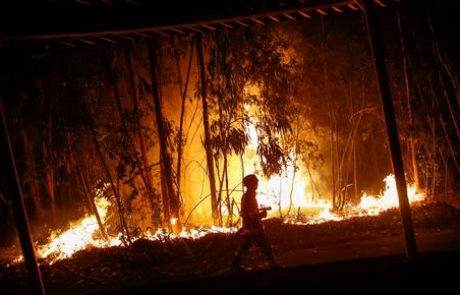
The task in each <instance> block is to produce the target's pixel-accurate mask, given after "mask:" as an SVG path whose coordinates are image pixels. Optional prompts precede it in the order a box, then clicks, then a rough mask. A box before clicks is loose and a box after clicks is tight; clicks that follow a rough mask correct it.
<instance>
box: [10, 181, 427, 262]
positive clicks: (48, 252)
mask: <svg viewBox="0 0 460 295" xmlns="http://www.w3.org/2000/svg"><path fill="white" fill-rule="evenodd" d="M384 181H385V190H384V191H383V193H382V194H380V195H378V196H371V195H368V194H366V193H364V194H363V195H362V197H361V202H360V203H359V204H358V205H357V206H353V207H349V208H347V210H346V212H341V213H340V214H338V213H335V212H333V211H332V210H331V209H332V204H331V203H330V202H328V201H325V200H318V201H307V200H303V201H300V200H302V198H296V199H295V200H298V201H297V202H295V203H294V206H293V207H295V209H293V210H292V211H293V212H294V213H296V214H293V215H288V216H285V218H284V222H285V223H290V224H298V225H302V224H320V223H323V222H328V221H340V220H343V219H345V218H352V217H357V216H370V215H378V214H380V213H382V212H383V211H385V210H388V209H390V208H394V207H397V206H398V197H397V191H396V184H395V179H394V176H393V175H388V176H387V177H386V178H385V180H384ZM274 184H278V185H279V184H280V181H279V179H278V178H275V179H273V180H269V181H267V182H263V181H262V182H261V188H260V190H261V191H266V190H273V189H276V186H275V187H273V186H274ZM285 185H287V184H285ZM298 191H300V189H299V188H298V189H297V190H296V192H297V193H298ZM408 193H409V200H410V202H411V204H414V203H418V202H421V201H423V200H424V199H425V195H424V194H423V193H419V192H416V191H415V188H414V186H413V185H409V187H408ZM97 195H98V196H97V197H96V198H95V202H96V206H97V209H98V212H99V215H100V218H101V220H102V223H103V224H105V222H106V221H107V216H108V214H109V212H108V210H109V208H110V202H109V201H108V199H107V198H106V197H104V196H102V194H101V192H99V193H98V194H97ZM284 197H285V198H286V197H289V196H288V195H286V194H285V195H284ZM258 199H259V202H260V204H261V206H273V208H275V207H276V206H277V204H276V203H275V202H273V199H272V198H270V197H267V194H259V197H258ZM304 199H305V198H304ZM281 203H282V204H285V205H284V206H283V207H281V209H282V210H287V209H288V207H289V206H288V205H286V204H289V200H282V201H281ZM277 213H278V212H277V211H276V210H273V211H272V212H271V214H269V216H270V217H276V216H277ZM294 215H296V216H294ZM299 215H302V216H303V217H300V216H299ZM236 231H237V228H234V227H216V226H211V227H209V228H206V227H197V228H191V229H185V228H183V229H182V231H181V232H180V233H178V234H174V233H170V232H168V230H165V229H162V228H160V229H158V230H157V231H156V232H154V233H152V232H149V231H148V232H145V233H143V234H141V235H139V236H138V237H137V238H136V239H139V238H144V239H148V240H152V241H164V240H171V239H178V238H185V239H199V238H201V237H203V236H205V235H207V234H209V233H234V232H236ZM121 236H122V235H121V233H120V234H118V235H116V236H111V237H108V238H106V239H104V238H103V236H102V235H101V233H100V232H99V227H98V223H97V220H96V217H95V216H93V215H86V216H85V217H83V218H82V219H80V220H78V221H76V222H73V223H71V224H70V225H69V226H68V229H66V230H58V231H54V232H52V233H51V235H50V237H49V242H48V243H47V244H44V245H38V256H39V257H40V258H42V259H45V260H46V261H48V263H50V264H53V263H55V262H56V261H59V260H62V259H66V258H69V257H72V255H73V254H74V253H75V252H77V251H80V250H83V249H86V248H90V247H97V248H103V247H112V246H123V241H122V239H121ZM21 260H22V256H21V257H19V258H16V259H15V260H14V261H15V262H19V261H21Z"/></svg>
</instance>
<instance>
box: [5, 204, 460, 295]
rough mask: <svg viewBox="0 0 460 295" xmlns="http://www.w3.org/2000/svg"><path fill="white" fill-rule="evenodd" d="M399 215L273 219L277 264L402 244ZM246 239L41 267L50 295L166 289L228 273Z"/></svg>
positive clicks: (219, 237) (136, 245)
mask: <svg viewBox="0 0 460 295" xmlns="http://www.w3.org/2000/svg"><path fill="white" fill-rule="evenodd" d="M412 213H413V214H412V215H413V220H414V226H415V230H416V233H417V234H430V233H432V234H434V235H435V236H436V237H437V238H438V239H442V238H441V236H438V235H436V234H437V233H438V232H441V231H446V230H447V229H449V230H455V229H457V232H458V229H459V228H460V224H459V221H458V220H459V219H458V217H459V216H460V212H459V211H458V210H456V209H453V208H451V207H449V206H446V205H443V204H441V203H434V202H429V203H423V204H421V203H419V204H418V205H414V206H413V210H412ZM399 214H400V213H399V210H398V209H397V208H392V209H388V210H386V211H384V212H382V213H381V214H379V215H376V216H357V217H353V218H349V219H346V220H341V221H328V222H323V223H320V224H289V223H285V222H284V220H283V219H280V218H269V219H267V220H266V221H265V227H266V232H267V235H268V237H269V239H270V241H271V243H272V246H273V250H274V253H275V256H276V257H277V259H278V260H279V261H280V262H281V263H286V264H289V263H293V262H292V261H289V259H290V258H289V257H290V255H292V254H291V253H297V252H296V251H298V252H299V255H301V256H302V255H305V251H312V253H315V252H316V251H317V254H316V256H318V258H317V259H325V260H327V259H332V260H333V259H335V258H336V257H330V256H327V257H320V256H321V255H323V254H321V253H322V252H321V249H330V248H333V249H337V253H339V252H340V250H339V249H342V248H343V247H344V246H345V245H353V247H355V248H356V251H358V252H359V251H363V252H365V251H367V250H369V244H367V243H368V242H369V241H376V240H379V239H386V238H391V237H396V240H398V241H399V240H402V225H401V221H400V216H399ZM238 239H239V237H238V235H237V234H235V233H208V234H207V235H203V236H202V237H200V238H196V239H191V238H184V237H176V238H173V237H171V236H164V239H163V240H160V239H158V240H150V239H146V238H140V239H138V240H136V241H134V242H133V243H132V244H131V245H129V246H128V247H125V246H112V247H102V248H97V247H88V248H85V249H83V250H79V251H77V252H75V253H74V254H73V255H72V257H70V258H69V259H62V260H58V261H56V262H55V263H54V264H49V263H48V261H47V259H40V264H41V269H42V271H43V276H44V278H45V282H46V284H47V286H48V288H49V290H50V292H56V293H59V292H61V293H63V292H65V293H66V294H67V293H72V294H73V293H81V292H82V290H85V291H88V290H93V291H94V290H95V289H98V290H100V289H101V288H111V287H115V286H117V285H119V284H121V283H123V284H124V285H133V284H138V283H139V282H144V283H146V282H166V281H173V280H180V279H181V278H188V277H191V276H192V277H193V276H210V275H219V274H225V273H228V272H229V268H230V262H231V260H232V256H233V254H234V252H235V250H236V248H237V246H238ZM366 241H368V242H366ZM360 243H364V244H360ZM363 245H364V246H363ZM363 247H365V248H366V249H364V248H363ZM397 248H398V249H399V250H398V252H399V253H403V252H404V247H403V245H402V242H401V243H398V247H397ZM371 249H373V251H374V255H379V253H380V251H381V248H378V247H375V248H373V247H371ZM327 253H329V252H327ZM334 253H335V252H334ZM316 256H315V257H316ZM296 261H298V259H297V260H296ZM243 263H244V264H245V265H246V266H247V267H248V269H253V270H258V269H264V268H266V265H265V264H264V257H263V255H262V254H261V253H259V251H257V250H254V249H253V250H251V251H250V252H249V255H248V257H247V258H246V259H245V260H244V261H243ZM0 274H1V275H0V279H1V278H3V279H5V280H7V281H8V284H13V282H15V281H17V280H20V279H21V277H24V276H25V268H23V264H22V263H21V264H16V265H10V266H9V267H2V268H1V269H0Z"/></svg>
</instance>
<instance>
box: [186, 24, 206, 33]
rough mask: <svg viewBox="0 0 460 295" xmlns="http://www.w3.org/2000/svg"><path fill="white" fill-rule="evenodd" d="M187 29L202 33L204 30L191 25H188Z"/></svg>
mask: <svg viewBox="0 0 460 295" xmlns="http://www.w3.org/2000/svg"><path fill="white" fill-rule="evenodd" d="M187 29H188V30H190V31H193V32H196V33H200V34H204V31H202V30H200V29H197V28H195V27H192V26H188V27H187Z"/></svg>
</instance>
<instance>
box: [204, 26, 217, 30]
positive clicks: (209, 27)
mask: <svg viewBox="0 0 460 295" xmlns="http://www.w3.org/2000/svg"><path fill="white" fill-rule="evenodd" d="M201 26H202V27H203V28H206V29H208V30H211V31H215V30H217V28H216V27H213V26H211V25H201Z"/></svg>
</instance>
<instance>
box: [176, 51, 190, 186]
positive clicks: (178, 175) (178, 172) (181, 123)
mask: <svg viewBox="0 0 460 295" xmlns="http://www.w3.org/2000/svg"><path fill="white" fill-rule="evenodd" d="M194 48H195V46H193V43H192V44H191V46H190V59H189V62H188V67H187V76H186V78H185V85H184V86H182V74H181V68H180V59H179V53H178V52H177V50H176V68H177V74H178V82H179V86H180V90H181V94H182V102H181V110H180V121H179V134H178V137H179V141H178V147H177V168H176V178H177V193H178V194H179V195H182V193H181V176H182V153H183V145H184V144H185V142H183V141H182V137H183V136H182V133H183V127H184V117H185V104H186V97H187V89H188V83H189V79H190V70H191V68H192V59H193V51H194V50H193V49H194ZM182 87H183V88H184V89H183V92H182Z"/></svg>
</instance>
